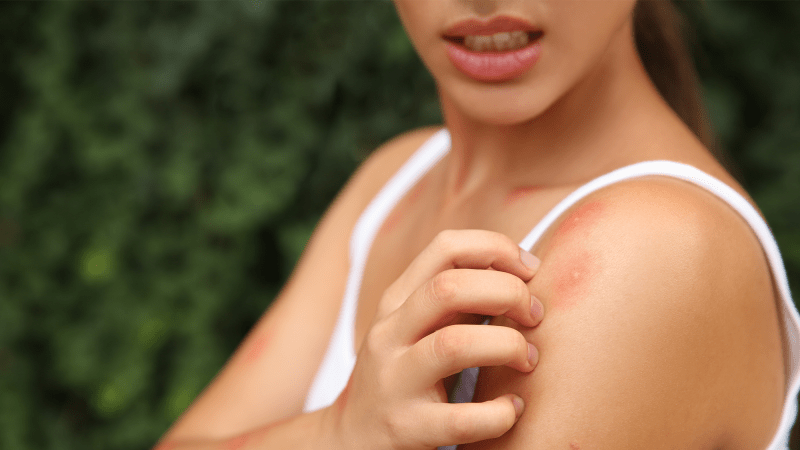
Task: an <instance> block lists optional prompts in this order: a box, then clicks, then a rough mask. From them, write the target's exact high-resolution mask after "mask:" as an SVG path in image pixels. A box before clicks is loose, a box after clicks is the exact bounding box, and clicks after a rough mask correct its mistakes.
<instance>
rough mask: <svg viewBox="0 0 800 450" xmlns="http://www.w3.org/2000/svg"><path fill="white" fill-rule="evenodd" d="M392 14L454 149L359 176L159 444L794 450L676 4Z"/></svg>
mask: <svg viewBox="0 0 800 450" xmlns="http://www.w3.org/2000/svg"><path fill="white" fill-rule="evenodd" d="M395 6H396V7H397V10H398V13H399V15H400V18H401V20H402V22H403V24H404V26H405V28H406V31H407V32H408V34H409V36H410V38H411V40H412V42H413V44H414V46H415V48H416V50H417V52H418V53H419V55H420V57H421V58H422V60H423V62H424V63H425V65H426V66H427V68H428V69H429V70H430V72H431V74H432V75H433V77H434V78H435V80H436V82H437V86H438V89H439V96H440V101H441V106H442V110H443V113H444V118H445V124H444V125H445V126H444V128H442V129H438V128H435V129H433V128H432V129H422V130H416V131H413V132H410V133H407V134H404V135H402V136H400V137H398V138H396V139H394V140H392V141H391V142H389V143H387V144H385V145H384V146H383V147H382V148H381V149H379V150H378V151H376V152H375V153H374V154H373V155H372V156H371V157H370V158H369V159H368V160H367V161H366V162H365V163H364V164H363V166H362V167H361V168H360V169H359V171H358V172H357V173H356V174H355V175H354V176H353V178H352V179H351V181H350V182H349V183H348V185H347V186H346V187H345V188H344V190H343V191H342V192H341V193H340V195H339V197H338V198H337V199H336V201H335V202H334V204H333V205H332V206H331V207H330V209H329V211H328V212H327V214H326V215H325V217H324V219H323V220H322V221H321V223H320V224H319V226H318V228H317V230H316V232H315V233H314V235H313V237H312V239H311V241H310V242H309V244H308V246H307V248H306V251H305V253H304V255H303V257H302V259H301V261H300V263H299V264H298V266H297V268H296V269H295V272H294V274H293V275H292V277H291V279H290V281H289V282H288V284H287V285H286V287H285V288H284V290H283V291H282V292H281V294H280V295H279V297H278V299H277V301H276V302H275V304H274V306H273V307H272V308H271V309H270V310H269V312H268V313H267V314H265V316H264V317H263V318H262V319H261V320H260V321H259V322H258V323H257V325H256V326H255V327H254V329H253V330H252V332H251V333H250V334H249V335H248V337H247V338H246V339H245V341H244V342H243V343H242V345H241V346H240V348H239V349H238V350H237V352H236V353H235V354H234V356H233V357H232V358H231V360H230V361H229V362H228V363H227V365H226V366H225V368H224V369H223V370H222V372H221V373H220V374H219V376H218V377H217V378H216V379H215V380H214V382H213V383H212V384H211V385H210V386H209V387H208V388H207V389H206V390H205V392H204V393H203V394H202V395H201V396H200V397H199V398H198V399H197V400H196V401H195V403H194V404H193V405H192V406H191V407H190V408H189V410H188V411H187V412H186V413H185V414H184V416H183V417H182V418H181V419H180V420H179V421H178V422H177V423H176V424H175V425H174V426H173V428H172V429H171V430H170V431H169V432H168V433H167V434H166V436H165V437H164V439H163V440H162V445H163V446H164V447H167V448H187V449H188V448H228V449H233V448H241V449H251V448H252V449H261V448H306V447H308V448H370V449H380V448H404V449H405V448H409V449H410V448H431V447H435V446H445V445H455V444H469V443H474V444H472V445H464V446H461V447H460V448H504V449H516V448H520V449H521V448H526V449H533V448H537V449H538V448H542V449H554V448H565V449H579V448H614V449H625V448H631V449H633V448H669V449H674V448H681V449H712V448H713V449H717V448H724V449H739V448H741V449H754V448H769V449H777V448H785V445H786V444H785V439H786V438H787V436H788V432H789V429H790V427H791V424H792V423H793V422H794V410H793V409H792V407H793V405H794V403H793V401H794V400H793V399H794V396H796V394H797V387H798V386H797V385H798V381H797V376H796V373H797V371H796V370H795V369H794V367H792V364H793V363H792V360H793V359H797V358H796V356H797V355H798V349H797V348H796V345H797V344H796V342H797V338H796V336H797V335H798V330H800V328H798V317H797V311H796V310H795V309H794V306H792V303H791V298H790V297H789V292H788V285H787V284H786V280H785V273H784V272H783V268H782V265H781V262H780V256H779V254H778V252H777V248H776V247H775V246H774V241H773V240H772V238H771V236H770V234H769V231H768V229H767V228H766V225H765V224H764V223H763V220H762V219H761V218H760V216H759V214H758V213H757V212H756V210H755V209H754V207H753V205H752V201H751V200H749V199H748V197H747V194H746V193H745V192H744V190H743V189H742V188H741V187H740V186H739V185H738V184H737V183H736V181H735V180H734V179H733V178H732V177H731V176H730V175H729V174H728V173H727V172H726V171H725V169H724V168H723V167H722V166H721V165H720V164H719V163H718V162H717V160H716V159H715V158H714V157H713V156H712V154H711V153H710V152H709V150H708V149H707V148H706V146H704V144H703V142H702V141H701V139H699V138H698V136H700V137H704V138H706V139H707V137H708V134H707V132H706V131H705V130H704V129H703V121H702V120H701V119H702V114H701V109H700V108H699V101H698V100H697V86H696V84H693V78H691V73H690V72H691V71H687V70H683V71H681V70H680V68H681V67H684V68H686V67H687V66H686V65H685V64H686V61H685V54H684V55H681V54H680V52H679V48H678V49H676V48H671V47H669V46H668V45H669V44H671V43H672V44H674V40H670V39H669V36H670V33H671V32H674V29H671V28H670V26H672V25H674V24H672V25H670V22H671V21H672V22H674V20H673V19H674V14H673V13H674V11H673V10H672V9H671V8H672V6H671V5H670V4H669V3H666V2H643V3H641V4H636V1H635V0H619V1H609V2H600V1H586V2H572V1H570V2H567V1H538V0H516V1H515V0H497V1H482V0H428V1H424V0H396V1H395ZM648 21H649V22H648ZM653 27H656V28H653ZM673 28H674V26H673ZM634 30H635V33H634ZM635 36H636V38H635ZM654 37H655V38H654ZM637 38H638V40H639V41H640V45H642V46H643V49H642V58H640V55H639V53H638V52H637V48H636V39H637ZM653 55H656V56H655V57H654V56H653ZM659 55H660V56H659ZM653 58H654V59H653ZM680 58H684V60H681V59H680ZM643 59H645V60H646V61H647V64H648V67H650V68H651V71H652V73H653V77H652V78H651V76H649V75H648V72H647V70H646V69H645V64H644V63H643V62H642V60H643ZM681 61H682V62H681ZM681 63H682V64H684V65H683V66H681ZM672 74H675V77H677V78H673V77H672ZM687 74H689V75H690V76H689V77H687ZM665 75H666V76H665ZM653 80H656V81H658V83H659V87H660V90H659V87H656V85H655V84H654V81H653ZM665 98H666V100H665ZM676 111H678V112H676ZM679 113H680V115H679ZM687 124H688V125H687ZM648 161H650V162H648ZM653 161H655V162H653ZM678 162H679V163H681V164H678ZM692 166H693V167H692ZM698 169H699V170H698ZM351 234H352V240H349V239H348V238H347V237H348V236H350V235H351ZM518 243H519V247H522V248H523V250H520V249H519V247H518V245H517V244H518ZM526 250H530V251H531V252H532V253H533V254H535V255H537V256H538V258H537V257H535V256H533V255H532V254H531V253H528V252H527V251H526ZM539 258H540V259H539ZM344 261H349V265H348V264H343V262H344ZM540 261H541V262H540ZM486 316H490V317H493V319H491V325H494V326H485V325H481V324H480V322H481V321H482V320H483V319H484V317H486ZM337 318H338V319H337ZM539 354H541V357H539ZM356 355H357V357H356ZM477 366H481V367H484V369H483V370H482V371H481V372H480V373H479V374H478V373H477V371H476V370H466V371H464V372H463V373H462V374H461V376H460V377H458V378H457V379H456V378H455V377H454V376H453V375H454V374H458V373H459V372H460V371H461V370H462V369H466V368H469V367H477ZM476 375H477V384H476V383H475V376H476ZM453 383H456V384H455V385H454V384H453ZM448 392H450V393H451V394H452V395H453V397H454V398H455V399H457V400H460V401H465V400H469V399H471V398H472V399H473V400H474V402H473V403H463V404H447V395H448ZM473 393H474V398H473ZM782 446H783V447H782Z"/></svg>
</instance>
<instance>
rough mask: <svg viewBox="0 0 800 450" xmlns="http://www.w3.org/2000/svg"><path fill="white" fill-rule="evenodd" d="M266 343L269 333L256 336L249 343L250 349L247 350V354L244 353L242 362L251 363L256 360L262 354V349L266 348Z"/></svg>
mask: <svg viewBox="0 0 800 450" xmlns="http://www.w3.org/2000/svg"><path fill="white" fill-rule="evenodd" d="M267 342H269V332H263V333H261V334H260V335H259V336H256V337H255V339H253V342H252V343H250V348H249V349H247V353H245V356H244V361H245V362H247V363H252V362H253V361H255V360H257V359H258V358H259V356H261V354H262V353H264V349H265V348H267Z"/></svg>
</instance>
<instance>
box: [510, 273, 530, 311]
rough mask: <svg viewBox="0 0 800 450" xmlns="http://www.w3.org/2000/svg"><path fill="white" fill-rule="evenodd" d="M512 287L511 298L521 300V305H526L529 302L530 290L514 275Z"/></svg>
mask: <svg viewBox="0 0 800 450" xmlns="http://www.w3.org/2000/svg"><path fill="white" fill-rule="evenodd" d="M513 289H514V292H513V298H514V299H515V300H516V301H521V302H522V304H523V305H528V304H529V303H530V302H531V290H530V289H529V288H528V285H527V284H525V282H524V281H522V280H521V279H520V278H517V277H514V280H513Z"/></svg>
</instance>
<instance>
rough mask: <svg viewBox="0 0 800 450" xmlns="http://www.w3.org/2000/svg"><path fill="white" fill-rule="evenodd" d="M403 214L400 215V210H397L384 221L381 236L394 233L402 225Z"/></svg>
mask: <svg viewBox="0 0 800 450" xmlns="http://www.w3.org/2000/svg"><path fill="white" fill-rule="evenodd" d="M401 217H402V214H401V213H400V210H399V209H395V210H394V211H392V213H391V214H389V217H387V218H386V220H384V221H383V225H381V229H380V234H385V233H388V232H390V231H392V230H393V229H394V227H395V225H397V224H398V223H400V218H401Z"/></svg>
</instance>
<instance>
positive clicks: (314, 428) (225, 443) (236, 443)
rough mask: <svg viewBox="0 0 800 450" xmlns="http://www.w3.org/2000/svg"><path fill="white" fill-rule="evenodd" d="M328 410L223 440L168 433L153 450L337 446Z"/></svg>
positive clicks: (289, 419) (282, 421)
mask: <svg viewBox="0 0 800 450" xmlns="http://www.w3.org/2000/svg"><path fill="white" fill-rule="evenodd" d="M327 412H328V411H327V409H322V410H319V411H315V412H312V413H308V414H301V415H298V416H294V417H290V418H288V419H285V420H281V421H279V422H275V423H271V424H268V425H264V426H263V427H260V428H257V429H255V430H251V431H249V432H246V433H243V434H240V435H237V436H231V437H228V438H225V439H215V440H209V439H204V440H190V439H177V440H175V439H171V438H170V437H169V435H167V436H166V437H165V438H164V439H163V440H162V441H161V442H159V444H158V445H157V446H156V447H155V449H154V450H234V449H235V450H263V449H283V448H287V449H289V448H291V449H299V450H303V449H309V450H311V449H319V448H331V449H336V448H339V447H340V446H339V445H338V443H337V442H338V440H337V439H336V435H335V426H334V425H333V424H331V423H330V420H328V417H327V416H328V414H327Z"/></svg>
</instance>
